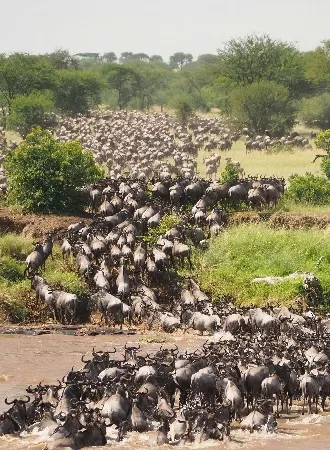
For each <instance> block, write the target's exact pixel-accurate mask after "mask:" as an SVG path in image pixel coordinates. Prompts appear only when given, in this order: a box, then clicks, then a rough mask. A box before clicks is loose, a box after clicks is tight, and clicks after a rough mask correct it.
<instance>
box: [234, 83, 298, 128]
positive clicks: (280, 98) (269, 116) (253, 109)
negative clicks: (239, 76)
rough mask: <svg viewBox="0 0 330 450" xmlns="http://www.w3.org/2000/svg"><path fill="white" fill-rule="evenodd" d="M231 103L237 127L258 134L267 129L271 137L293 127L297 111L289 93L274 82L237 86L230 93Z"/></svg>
mask: <svg viewBox="0 0 330 450" xmlns="http://www.w3.org/2000/svg"><path fill="white" fill-rule="evenodd" d="M230 102H231V114H232V117H233V118H234V120H235V121H236V122H237V123H238V125H239V126H241V127H243V126H244V127H248V128H249V129H252V130H253V131H255V132H256V133H258V134H263V133H264V132H265V130H269V131H270V132H271V134H272V135H273V136H283V134H284V133H285V132H286V131H288V130H290V129H291V128H292V126H293V123H294V119H295V115H296V111H295V106H294V104H293V102H292V101H291V100H290V96H289V91H288V89H287V88H286V87H285V86H281V85H279V84H277V83H275V82H273V81H260V82H259V83H252V84H250V85H248V86H241V87H238V88H236V89H234V90H233V91H232V93H231V94H230Z"/></svg>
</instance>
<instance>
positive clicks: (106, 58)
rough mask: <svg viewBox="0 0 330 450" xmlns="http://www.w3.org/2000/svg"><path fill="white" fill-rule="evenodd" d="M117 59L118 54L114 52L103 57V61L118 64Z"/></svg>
mask: <svg viewBox="0 0 330 450" xmlns="http://www.w3.org/2000/svg"><path fill="white" fill-rule="evenodd" d="M117 59H118V58H117V56H116V53H114V52H108V53H104V54H103V55H102V60H103V61H105V62H116V61H117Z"/></svg>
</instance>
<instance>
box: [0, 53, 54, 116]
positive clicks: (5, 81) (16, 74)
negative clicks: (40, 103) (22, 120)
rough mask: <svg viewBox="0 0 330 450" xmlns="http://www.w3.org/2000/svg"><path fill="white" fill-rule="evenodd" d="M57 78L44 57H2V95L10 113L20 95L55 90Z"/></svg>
mask: <svg viewBox="0 0 330 450" xmlns="http://www.w3.org/2000/svg"><path fill="white" fill-rule="evenodd" d="M55 80H56V76H55V70H54V68H53V67H52V65H51V63H50V61H49V60H48V59H47V58H45V57H42V56H35V55H27V54H25V53H14V54H12V55H10V56H5V55H0V94H1V98H2V105H4V104H5V105H6V107H7V108H8V111H9V112H10V109H11V103H12V101H13V99H14V98H15V97H17V96H18V95H28V94H31V93H32V92H34V91H43V90H47V89H50V90H51V89H53V87H54V84H55Z"/></svg>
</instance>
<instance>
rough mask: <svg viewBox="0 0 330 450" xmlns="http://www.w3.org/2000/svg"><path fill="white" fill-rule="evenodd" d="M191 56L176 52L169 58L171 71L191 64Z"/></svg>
mask: <svg viewBox="0 0 330 450" xmlns="http://www.w3.org/2000/svg"><path fill="white" fill-rule="evenodd" d="M192 60H193V56H192V54H191V53H183V52H177V53H174V55H172V56H170V66H171V67H172V69H182V67H183V66H184V65H186V64H188V63H191V62H192Z"/></svg>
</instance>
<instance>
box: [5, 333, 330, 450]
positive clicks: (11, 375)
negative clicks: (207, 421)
mask: <svg viewBox="0 0 330 450" xmlns="http://www.w3.org/2000/svg"><path fill="white" fill-rule="evenodd" d="M206 339H207V338H206V337H205V338H203V337H200V336H196V335H193V334H186V335H168V334H158V333H157V334H155V333H149V332H148V333H144V334H136V335H129V336H126V335H107V336H103V335H98V336H88V335H83V336H79V335H78V336H72V335H63V334H43V335H35V336H34V335H28V336H27V335H17V334H13V335H12V334H10V335H3V334H2V335H0V349H1V364H0V412H1V411H4V410H5V409H7V408H8V406H7V405H5V403H4V399H5V397H9V399H12V398H15V397H18V396H20V395H24V394H26V392H25V388H26V387H27V386H28V385H30V384H32V385H36V384H38V383H39V382H42V383H57V380H58V379H61V378H62V377H63V375H65V373H66V372H67V371H69V370H71V368H72V366H74V367H75V369H78V368H80V367H82V362H81V356H82V355H84V354H86V353H88V352H90V351H91V350H92V348H93V347H94V348H95V350H103V351H105V350H108V349H109V348H110V347H112V346H115V347H116V348H117V349H118V350H120V349H121V348H122V347H123V346H124V344H125V343H137V342H140V343H141V350H146V351H148V352H150V351H153V350H157V349H159V347H160V345H161V344H160V343H159V342H165V343H164V344H163V345H165V346H166V345H169V344H170V343H174V342H175V343H176V344H177V345H178V346H179V349H188V350H193V349H196V348H199V347H201V345H202V344H203V342H205V340H206ZM155 341H156V342H155ZM143 342H148V343H143ZM157 342H158V343H157ZM328 408H329V409H330V407H329V406H328ZM36 442H37V440H36V438H35V437H28V438H17V437H12V436H4V437H0V450H5V449H6V450H8V449H10V450H18V449H31V450H41V449H43V448H44V444H41V443H40V444H36ZM111 446H112V447H116V448H117V449H118V450H122V449H131V448H133V447H134V448H135V449H136V450H139V449H141V450H142V449H145V448H154V445H153V433H152V432H150V433H145V434H143V435H141V434H137V433H130V434H129V436H128V437H127V438H126V439H125V440H124V441H123V442H120V443H116V442H112V443H111ZM209 447H210V448H211V447H212V448H213V449H214V450H216V449H218V448H219V449H223V448H227V449H228V450H230V449H238V448H244V449H247V450H259V449H265V450H283V448H285V450H295V449H301V448H304V449H310V450H319V449H329V450H330V413H325V414H322V415H315V414H313V415H305V416H300V414H299V411H298V410H296V411H293V412H292V413H291V415H290V417H288V416H285V417H284V418H282V419H280V420H279V421H278V433H277V434H275V435H272V434H265V433H263V432H258V433H253V434H252V435H251V434H250V433H249V432H245V431H244V432H243V431H241V430H236V429H235V427H234V429H233V431H232V436H231V441H230V442H226V443H222V442H221V443H219V442H215V441H206V442H205V443H203V444H202V445H201V444H191V445H190V446H189V447H188V446H183V445H182V446H178V448H180V449H182V450H183V449H185V448H193V449H197V448H209ZM101 448H104V447H101ZM162 448H164V449H167V448H172V446H164V447H162ZM93 449H96V447H93Z"/></svg>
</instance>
